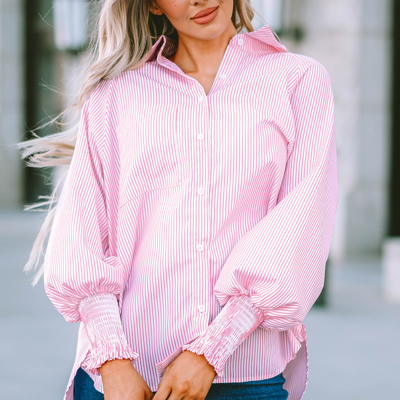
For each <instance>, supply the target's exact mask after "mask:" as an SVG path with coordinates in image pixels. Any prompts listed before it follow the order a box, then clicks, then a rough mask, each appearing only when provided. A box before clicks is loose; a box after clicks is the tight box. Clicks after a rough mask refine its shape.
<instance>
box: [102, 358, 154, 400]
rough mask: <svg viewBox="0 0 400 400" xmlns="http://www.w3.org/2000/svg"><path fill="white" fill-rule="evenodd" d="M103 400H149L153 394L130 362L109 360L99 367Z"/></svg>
mask: <svg viewBox="0 0 400 400" xmlns="http://www.w3.org/2000/svg"><path fill="white" fill-rule="evenodd" d="M100 373H101V377H102V380H103V386H104V400H150V399H152V398H153V396H154V394H153V392H152V391H151V390H150V388H149V387H148V386H147V383H146V382H145V380H144V379H143V378H142V376H141V375H140V374H139V372H137V371H136V369H135V368H134V366H133V365H132V362H131V361H130V360H126V359H124V360H118V359H117V360H111V361H107V362H105V363H104V364H103V365H102V366H101V367H100Z"/></svg>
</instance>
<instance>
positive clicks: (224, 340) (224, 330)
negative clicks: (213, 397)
mask: <svg viewBox="0 0 400 400" xmlns="http://www.w3.org/2000/svg"><path fill="white" fill-rule="evenodd" d="M262 321H263V315H262V313H261V311H260V309H259V308H258V307H256V306H255V305H254V304H252V302H251V301H250V298H249V297H248V296H246V295H242V296H233V297H231V298H230V299H229V300H228V302H227V303H226V304H225V306H224V307H223V309H222V310H221V312H220V313H219V314H218V316H217V317H216V318H215V319H214V321H213V322H212V323H211V324H210V325H209V326H208V327H207V329H206V330H205V331H204V332H203V333H202V334H201V335H200V336H199V337H198V338H197V339H196V340H195V341H193V342H192V343H190V344H186V345H184V346H183V347H182V350H183V351H184V350H189V351H192V352H194V353H196V354H199V355H201V354H202V355H204V357H205V358H206V360H207V361H208V362H209V364H210V365H212V366H213V367H214V370H215V372H216V373H217V376H218V377H222V376H223V369H224V367H225V364H226V362H227V361H228V358H229V357H230V356H231V355H232V354H233V353H234V351H235V350H236V348H237V347H238V346H239V345H240V344H241V343H242V342H243V340H245V339H246V338H247V337H248V336H249V335H250V334H251V333H252V332H253V331H254V330H255V329H256V328H257V327H258V326H259V325H260V324H261V322H262Z"/></svg>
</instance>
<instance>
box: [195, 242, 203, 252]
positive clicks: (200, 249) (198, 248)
mask: <svg viewBox="0 0 400 400" xmlns="http://www.w3.org/2000/svg"><path fill="white" fill-rule="evenodd" d="M196 247H197V251H203V248H204V247H203V245H202V244H200V243H199V244H198V245H197V246H196Z"/></svg>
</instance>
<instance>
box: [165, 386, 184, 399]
mask: <svg viewBox="0 0 400 400" xmlns="http://www.w3.org/2000/svg"><path fill="white" fill-rule="evenodd" d="M184 398H186V397H185V396H184V395H182V394H180V392H178V391H177V390H174V388H172V390H171V393H170V395H169V397H168V400H183V399H184Z"/></svg>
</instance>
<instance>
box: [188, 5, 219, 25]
mask: <svg viewBox="0 0 400 400" xmlns="http://www.w3.org/2000/svg"><path fill="white" fill-rule="evenodd" d="M217 13H218V7H216V8H215V9H214V10H213V11H211V12H210V13H209V14H207V15H203V16H201V17H196V18H194V17H193V18H192V19H193V21H194V22H196V23H197V24H206V23H208V22H210V21H212V20H213V19H214V18H215V17H216V15H217Z"/></svg>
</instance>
